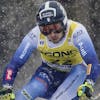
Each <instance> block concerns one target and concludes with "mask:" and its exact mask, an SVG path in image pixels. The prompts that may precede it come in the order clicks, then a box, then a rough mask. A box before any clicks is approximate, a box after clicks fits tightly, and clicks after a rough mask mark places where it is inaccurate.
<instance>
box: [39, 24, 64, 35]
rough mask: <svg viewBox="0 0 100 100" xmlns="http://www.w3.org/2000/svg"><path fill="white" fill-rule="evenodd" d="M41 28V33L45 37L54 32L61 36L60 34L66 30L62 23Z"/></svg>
mask: <svg viewBox="0 0 100 100" xmlns="http://www.w3.org/2000/svg"><path fill="white" fill-rule="evenodd" d="M39 28H40V31H41V33H42V34H44V35H45V36H47V35H49V34H51V33H52V32H53V33H55V34H59V33H60V32H62V31H63V30H64V28H63V25H62V24H61V23H54V24H50V25H42V26H39Z"/></svg>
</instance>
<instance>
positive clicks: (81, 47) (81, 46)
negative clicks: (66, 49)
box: [78, 42, 87, 57]
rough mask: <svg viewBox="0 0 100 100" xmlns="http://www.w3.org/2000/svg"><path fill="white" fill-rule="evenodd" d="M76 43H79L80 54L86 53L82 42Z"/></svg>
mask: <svg viewBox="0 0 100 100" xmlns="http://www.w3.org/2000/svg"><path fill="white" fill-rule="evenodd" d="M78 45H79V47H80V51H81V54H82V56H83V57H84V56H85V55H86V54H87V52H86V50H85V49H84V47H83V43H82V42H80V43H79V44H78Z"/></svg>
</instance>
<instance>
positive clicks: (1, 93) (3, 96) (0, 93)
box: [0, 88, 15, 100]
mask: <svg viewBox="0 0 100 100" xmlns="http://www.w3.org/2000/svg"><path fill="white" fill-rule="evenodd" d="M0 100H15V94H14V93H13V91H12V89H7V88H2V89H0Z"/></svg>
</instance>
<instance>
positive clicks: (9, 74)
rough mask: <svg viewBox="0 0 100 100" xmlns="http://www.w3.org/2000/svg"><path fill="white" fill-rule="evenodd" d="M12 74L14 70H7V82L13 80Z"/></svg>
mask: <svg viewBox="0 0 100 100" xmlns="http://www.w3.org/2000/svg"><path fill="white" fill-rule="evenodd" d="M12 73H13V70H12V69H7V71H6V80H11V79H12Z"/></svg>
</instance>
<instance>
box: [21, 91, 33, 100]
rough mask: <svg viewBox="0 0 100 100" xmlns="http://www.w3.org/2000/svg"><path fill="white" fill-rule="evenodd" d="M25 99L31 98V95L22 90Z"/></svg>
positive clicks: (29, 99) (30, 99)
mask: <svg viewBox="0 0 100 100" xmlns="http://www.w3.org/2000/svg"><path fill="white" fill-rule="evenodd" d="M21 93H22V94H23V95H24V97H25V98H26V99H27V100H32V97H31V96H30V94H29V93H28V92H27V91H26V90H22V92H21Z"/></svg>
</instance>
